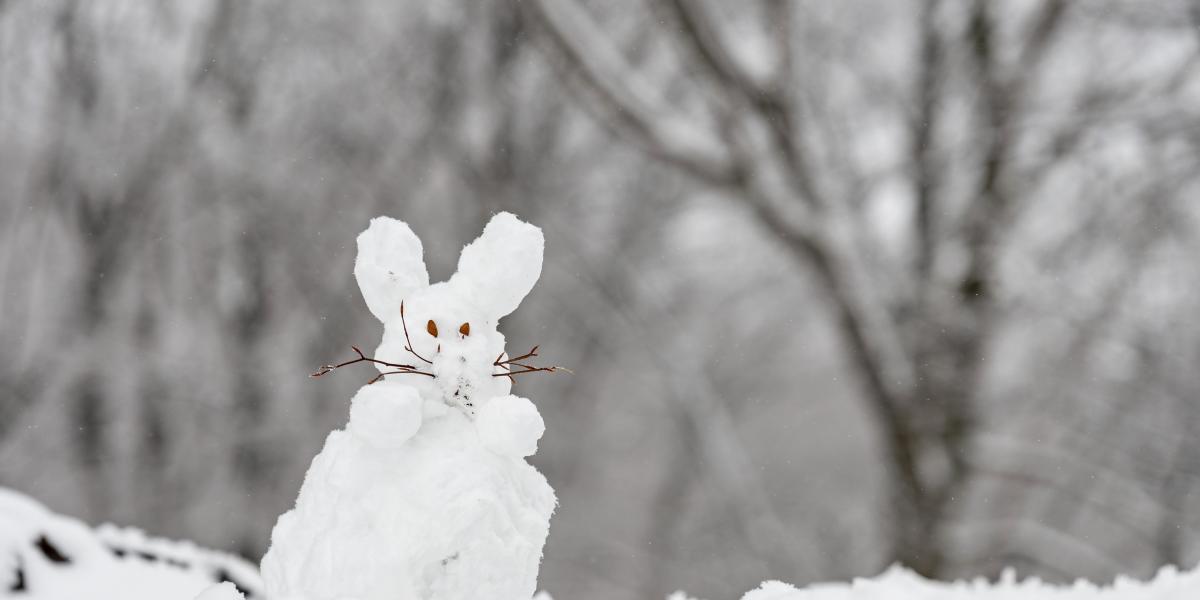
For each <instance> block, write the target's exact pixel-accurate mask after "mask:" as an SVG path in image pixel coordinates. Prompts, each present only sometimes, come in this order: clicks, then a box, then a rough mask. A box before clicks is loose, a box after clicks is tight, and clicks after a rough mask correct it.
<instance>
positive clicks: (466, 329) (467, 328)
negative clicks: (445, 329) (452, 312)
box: [458, 323, 471, 337]
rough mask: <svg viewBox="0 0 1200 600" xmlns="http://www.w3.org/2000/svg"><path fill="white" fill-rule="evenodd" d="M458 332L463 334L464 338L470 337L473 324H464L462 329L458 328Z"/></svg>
mask: <svg viewBox="0 0 1200 600" xmlns="http://www.w3.org/2000/svg"><path fill="white" fill-rule="evenodd" d="M458 332H459V333H461V334H463V337H466V336H468V335H471V324H470V323H463V324H462V327H459V328H458Z"/></svg>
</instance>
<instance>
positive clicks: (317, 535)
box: [262, 213, 555, 600]
mask: <svg viewBox="0 0 1200 600" xmlns="http://www.w3.org/2000/svg"><path fill="white" fill-rule="evenodd" d="M542 246H543V240H542V233H541V230H539V229H538V228H536V227H534V226H532V225H529V224H527V223H523V222H521V221H519V220H518V219H517V218H516V217H514V216H513V215H511V214H507V213H502V214H499V215H497V216H496V217H494V218H493V219H492V220H491V222H490V223H489V224H488V225H487V227H486V228H485V229H484V232H483V234H482V235H481V236H480V237H479V239H477V240H476V241H475V242H473V243H472V244H471V245H469V246H467V248H465V249H464V250H463V252H462V255H461V258H460V260H459V263H458V272H457V273H456V274H455V275H454V276H453V277H451V278H450V280H448V281H446V282H442V283H437V284H434V285H429V284H428V281H429V276H428V275H427V273H426V271H425V266H424V263H423V259H422V256H421V242H420V240H418V239H417V237H416V235H414V234H413V232H412V230H411V229H409V227H408V226H407V225H406V224H404V223H403V222H400V221H396V220H393V219H388V218H377V219H374V220H372V221H371V224H370V226H369V227H368V229H367V230H366V231H365V232H363V234H362V235H360V236H359V238H358V258H357V261H356V263H355V276H356V278H357V279H358V282H359V287H360V289H361V290H362V293H363V297H364V299H365V300H366V303H367V307H368V308H369V309H370V310H371V312H372V313H373V314H374V315H375V316H376V317H377V318H379V320H380V321H382V322H383V325H384V335H383V341H382V343H381V345H380V346H379V348H378V349H377V350H376V353H375V358H377V359H380V360H383V361H387V362H391V363H397V364H407V365H412V367H413V369H415V370H419V371H423V372H426V373H429V374H430V375H432V376H430V375H422V374H417V373H408V372H405V373H393V374H388V375H385V379H384V380H383V381H382V382H379V383H375V384H371V385H367V386H364V387H363V388H362V389H360V390H359V392H358V393H357V394H356V395H355V397H354V398H353V400H352V402H351V408H350V419H349V422H348V424H347V425H346V428H345V429H344V430H338V431H334V432H332V433H331V434H329V437H328V438H327V439H326V441H325V446H324V448H323V449H322V450H321V452H320V454H318V455H317V457H316V458H315V459H313V462H312V465H311V467H310V468H309V470H308V473H307V475H306V476H305V479H304V483H303V485H302V486H301V489H300V494H299V497H298V498H297V500H296V507H295V508H294V509H293V510H291V511H289V512H287V513H285V514H284V515H283V516H281V517H280V518H279V521H278V522H277V523H276V525H275V529H274V531H273V532H272V536H271V547H270V549H269V550H268V551H267V554H266V556H265V557H264V558H263V562H262V571H263V577H264V579H265V581H266V586H267V592H268V594H269V597H270V598H271V599H272V600H301V599H302V600H337V599H346V598H352V599H355V600H384V599H387V600H400V599H409V598H412V599H417V598H421V599H437V600H465V599H477V598H496V599H502V600H509V599H512V600H520V599H522V598H526V599H527V598H530V597H532V595H533V592H534V590H535V586H536V583H537V572H538V566H539V564H540V562H541V557H542V547H543V545H544V544H545V541H546V536H547V534H548V533H549V527H550V515H551V513H552V512H553V510H554V506H555V497H554V492H553V490H552V489H551V488H550V486H549V485H548V484H547V482H546V480H545V478H544V477H542V475H541V474H540V473H538V471H537V470H536V469H534V468H533V467H532V466H530V465H529V464H528V463H527V462H525V460H524V457H526V456H529V455H532V454H533V453H534V452H535V451H536V450H537V441H538V439H540V438H541V436H542V433H543V431H544V429H545V426H544V424H543V422H542V419H541V416H540V414H539V413H538V410H537V408H536V407H535V406H534V405H533V403H532V402H530V401H529V400H526V399H524V398H518V397H516V396H512V395H510V394H509V391H510V389H511V382H510V380H509V379H510V378H508V377H505V376H503V373H504V370H503V367H498V366H496V365H495V364H494V363H495V361H496V360H497V357H500V356H502V355H503V354H504V337H503V336H502V335H501V334H500V333H499V332H498V331H497V329H496V326H497V322H498V321H499V319H500V318H501V317H503V316H505V315H507V314H508V313H510V312H512V311H513V310H515V309H516V307H517V305H518V304H519V303H520V302H521V300H522V298H524V297H525V295H526V294H527V293H528V292H529V290H530V289H531V288H532V287H533V285H534V283H535V282H536V281H537V279H538V276H539V275H540V273H541V264H542ZM401 303H403V311H402V310H401ZM409 340H411V343H412V347H411V350H410V349H409V348H408V342H409ZM379 368H380V371H381V373H385V374H386V373H389V372H391V371H396V370H398V369H397V368H395V367H387V366H383V365H379Z"/></svg>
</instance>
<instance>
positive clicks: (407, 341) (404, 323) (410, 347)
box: [400, 300, 433, 365]
mask: <svg viewBox="0 0 1200 600" xmlns="http://www.w3.org/2000/svg"><path fill="white" fill-rule="evenodd" d="M400 325H401V326H402V327H404V342H405V344H407V345H406V346H404V349H405V350H408V351H409V352H412V355H413V356H415V357H417V358H419V359H421V360H423V361H425V363H426V364H430V365H432V364H433V361H432V360H429V359H428V358H425V357H424V356H421V355H420V354H417V351H416V350H413V345H412V338H409V337H408V320H407V319H405V318H404V301H403V300H401V301H400Z"/></svg>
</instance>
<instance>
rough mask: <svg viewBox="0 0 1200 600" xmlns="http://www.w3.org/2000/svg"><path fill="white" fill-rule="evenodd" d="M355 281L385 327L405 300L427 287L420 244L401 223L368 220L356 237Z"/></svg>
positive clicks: (402, 222)
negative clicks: (367, 224) (367, 223)
mask: <svg viewBox="0 0 1200 600" xmlns="http://www.w3.org/2000/svg"><path fill="white" fill-rule="evenodd" d="M354 277H355V279H358V287H359V289H361V290H362V295H363V299H364V300H366V301H367V308H369V309H371V313H372V314H374V315H375V317H376V318H377V319H379V320H380V321H382V322H384V323H388V322H391V321H393V320H394V319H397V318H399V317H400V303H401V302H402V301H403V300H404V298H406V297H407V296H408V295H409V294H411V293H413V292H415V291H417V290H419V289H422V288H426V287H429V273H428V272H427V271H426V270H425V259H424V258H423V251H422V249H421V240H420V239H419V238H417V234H415V233H413V231H412V229H410V228H409V227H408V224H406V223H405V222H404V221H397V220H396V219H390V218H388V217H376V218H374V219H371V225H370V226H369V227H367V230H366V231H364V232H362V233H361V234H359V236H358V258H356V259H355V261H354Z"/></svg>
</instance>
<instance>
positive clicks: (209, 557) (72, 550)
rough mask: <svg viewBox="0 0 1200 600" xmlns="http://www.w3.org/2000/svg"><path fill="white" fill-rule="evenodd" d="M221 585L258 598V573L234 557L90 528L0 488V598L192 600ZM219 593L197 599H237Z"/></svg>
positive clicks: (127, 531)
mask: <svg viewBox="0 0 1200 600" xmlns="http://www.w3.org/2000/svg"><path fill="white" fill-rule="evenodd" d="M224 580H232V581H236V582H237V584H238V585H239V586H241V588H242V590H244V591H246V592H247V593H248V595H249V596H250V597H251V598H254V597H258V598H261V597H262V584H261V582H260V581H259V577H258V571H257V569H255V568H254V566H253V565H251V564H249V563H247V562H245V561H243V560H241V559H239V558H236V557H233V556H230V555H227V554H222V553H219V552H213V551H210V550H204V549H201V548H198V547H196V546H195V545H193V544H191V543H188V542H172V541H168V540H162V539H155V538H150V537H147V536H146V535H145V534H144V533H142V532H141V531H138V530H136V529H124V528H119V527H115V526H112V525H102V526H100V527H98V528H96V529H92V528H91V527H88V526H87V525H85V524H84V523H82V522H80V521H78V520H76V519H71V518H68V517H63V516H59V515H55V514H53V513H51V512H50V511H49V510H47V509H46V508H45V507H43V506H42V505H41V504H38V503H37V502H35V501H34V500H32V499H30V498H28V497H25V496H23V495H21V494H18V493H16V492H14V491H11V490H6V489H4V488H0V598H8V597H11V598H14V599H22V600H81V599H88V600H192V599H193V598H196V596H197V594H200V593H201V592H203V591H204V590H205V589H207V588H209V587H210V586H212V585H213V584H214V583H215V582H219V581H224ZM223 589H225V590H226V592H225V595H224V596H211V595H208V596H204V598H206V599H207V600H216V599H217V598H222V599H224V598H230V599H232V598H240V596H231V595H229V590H232V591H233V592H234V593H235V594H236V593H237V588H235V587H234V586H233V584H226V586H225V587H224V588H223Z"/></svg>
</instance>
